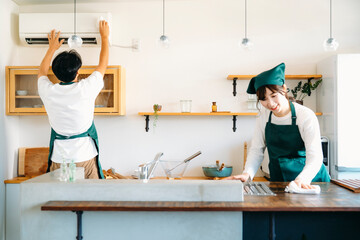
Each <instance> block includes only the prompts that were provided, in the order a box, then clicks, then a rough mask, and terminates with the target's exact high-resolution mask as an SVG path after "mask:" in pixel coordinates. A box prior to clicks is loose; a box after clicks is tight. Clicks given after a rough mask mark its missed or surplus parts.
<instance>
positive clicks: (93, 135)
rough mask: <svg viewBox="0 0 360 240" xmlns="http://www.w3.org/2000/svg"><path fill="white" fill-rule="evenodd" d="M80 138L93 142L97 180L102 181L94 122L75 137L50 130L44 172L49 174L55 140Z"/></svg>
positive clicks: (61, 83)
mask: <svg viewBox="0 0 360 240" xmlns="http://www.w3.org/2000/svg"><path fill="white" fill-rule="evenodd" d="M73 83H75V82H60V85H70V84H73ZM81 137H91V138H92V140H93V141H94V144H95V147H96V150H97V152H98V155H97V156H96V162H97V166H98V175H99V178H101V179H104V174H103V172H102V168H101V164H100V160H99V154H100V152H99V141H98V135H97V132H96V128H95V124H94V122H93V123H92V125H91V127H90V128H89V129H88V130H87V131H86V132H84V133H81V134H77V135H73V136H64V135H60V134H58V133H57V132H55V131H54V129H52V128H51V136H50V147H49V158H48V168H47V170H46V172H50V167H51V163H52V161H51V156H52V153H53V150H54V142H55V139H56V140H67V139H75V138H81Z"/></svg>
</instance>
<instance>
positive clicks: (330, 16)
mask: <svg viewBox="0 0 360 240" xmlns="http://www.w3.org/2000/svg"><path fill="white" fill-rule="evenodd" d="M330 38H332V0H330Z"/></svg>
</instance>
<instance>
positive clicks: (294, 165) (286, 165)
mask: <svg viewBox="0 0 360 240" xmlns="http://www.w3.org/2000/svg"><path fill="white" fill-rule="evenodd" d="M279 165H280V169H281V173H282V176H283V179H284V182H290V181H293V180H295V178H296V177H297V176H298V175H299V174H300V172H301V171H302V170H303V169H304V166H305V158H279Z"/></svg>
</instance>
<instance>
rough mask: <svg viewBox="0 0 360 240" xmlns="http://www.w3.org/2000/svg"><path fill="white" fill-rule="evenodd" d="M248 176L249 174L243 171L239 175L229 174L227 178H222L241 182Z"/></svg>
mask: <svg viewBox="0 0 360 240" xmlns="http://www.w3.org/2000/svg"><path fill="white" fill-rule="evenodd" d="M249 178H250V174H248V173H243V174H240V175H235V176H230V177H227V178H223V179H222V180H241V181H242V182H246V181H247V180H248V179H249Z"/></svg>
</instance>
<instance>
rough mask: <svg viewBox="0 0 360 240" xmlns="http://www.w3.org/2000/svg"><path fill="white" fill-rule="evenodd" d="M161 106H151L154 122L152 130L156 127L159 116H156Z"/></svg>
mask: <svg viewBox="0 0 360 240" xmlns="http://www.w3.org/2000/svg"><path fill="white" fill-rule="evenodd" d="M161 108H162V106H161V105H159V104H154V105H153V109H154V122H153V127H154V129H155V128H156V125H157V121H158V119H159V115H158V114H157V113H158V112H160V111H161Z"/></svg>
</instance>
